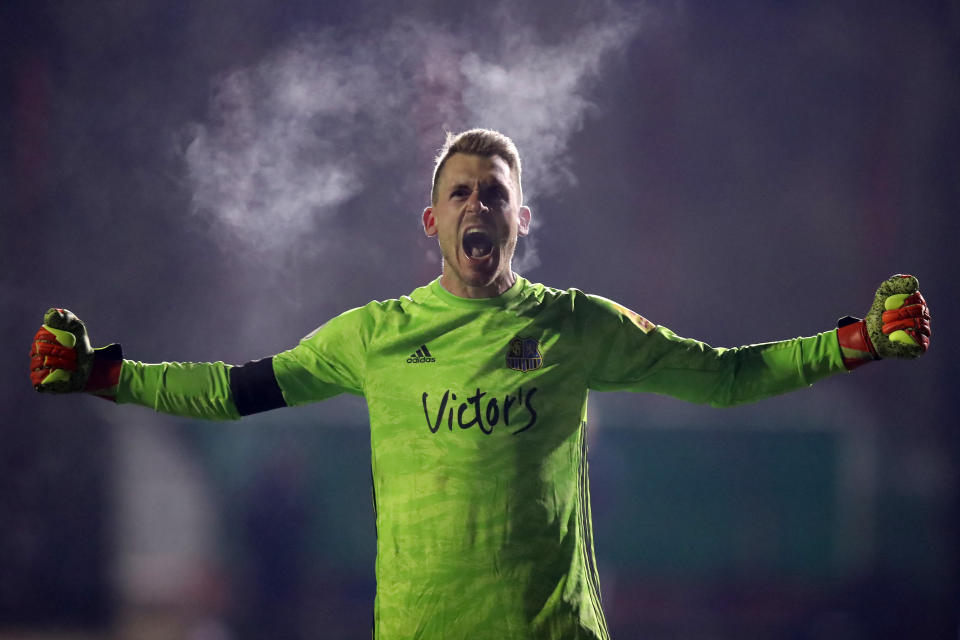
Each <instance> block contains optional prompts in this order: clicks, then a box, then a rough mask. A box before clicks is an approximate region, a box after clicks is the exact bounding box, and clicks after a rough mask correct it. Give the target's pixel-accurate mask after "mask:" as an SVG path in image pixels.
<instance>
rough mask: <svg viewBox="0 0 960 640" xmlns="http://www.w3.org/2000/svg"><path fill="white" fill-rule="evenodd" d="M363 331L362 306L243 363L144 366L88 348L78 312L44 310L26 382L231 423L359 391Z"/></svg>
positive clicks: (115, 351) (112, 350)
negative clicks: (278, 350) (288, 345)
mask: <svg viewBox="0 0 960 640" xmlns="http://www.w3.org/2000/svg"><path fill="white" fill-rule="evenodd" d="M367 328H369V323H368V315H367V314H366V313H365V311H364V310H363V309H352V310H350V311H348V312H346V313H343V314H341V315H339V316H337V317H336V318H333V319H332V320H330V322H328V323H326V324H325V325H323V326H322V327H320V328H318V329H317V330H316V331H314V332H312V333H311V334H310V335H308V336H307V337H306V338H304V339H303V340H302V341H301V342H300V344H299V345H297V346H296V347H294V348H293V349H290V350H288V351H284V352H282V353H279V354H277V355H276V356H273V357H269V358H264V359H262V360H254V361H252V362H248V363H246V364H244V365H240V366H234V365H229V364H225V363H223V362H200V363H193V362H162V363H160V364H144V363H141V362H135V361H133V360H124V359H123V353H122V351H121V349H120V345H116V344H114V345H110V346H108V347H104V348H102V349H93V348H91V347H90V341H89V338H88V337H87V329H86V326H85V325H84V324H83V322H82V321H81V320H80V319H79V318H78V317H77V316H75V315H74V314H73V313H71V312H70V311H67V310H66V309H50V310H48V311H47V313H46V314H45V315H44V324H43V326H42V327H41V328H40V330H39V331H37V334H36V336H34V339H33V347H32V349H31V352H30V379H31V381H32V382H33V386H34V388H35V389H36V390H37V391H41V392H49V393H73V392H86V393H91V394H94V395H97V396H100V397H102V398H106V399H109V400H113V401H114V402H118V403H134V404H140V405H144V406H147V407H150V408H152V409H154V410H156V411H160V412H163V413H170V414H174V415H182V416H189V417H194V418H203V419H207V420H236V419H238V418H240V417H242V416H246V415H250V414H253V413H259V412H261V411H268V410H270V409H276V408H278V407H285V406H288V405H290V406H293V405H297V404H304V403H308V402H316V401H319V400H323V399H325V398H329V397H331V396H334V395H337V394H339V393H343V392H349V393H361V392H362V387H363V376H364V364H365V345H366V338H365V336H366V335H367V333H366V329H367Z"/></svg>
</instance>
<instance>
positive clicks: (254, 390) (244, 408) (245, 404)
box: [230, 358, 287, 416]
mask: <svg viewBox="0 0 960 640" xmlns="http://www.w3.org/2000/svg"><path fill="white" fill-rule="evenodd" d="M230 392H231V393H232V394H233V403H234V404H235V405H236V407H237V412H238V413H239V414H240V415H241V416H249V415H250V414H252V413H260V412H261V411H269V410H270V409H277V408H279V407H285V406H287V402H286V400H284V399H283V393H282V392H281V391H280V385H279V384H278V383H277V378H276V376H275V375H273V358H263V359H261V360H253V361H251V362H248V363H246V364H242V365H240V366H238V367H231V368H230Z"/></svg>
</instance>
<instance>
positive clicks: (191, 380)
mask: <svg viewBox="0 0 960 640" xmlns="http://www.w3.org/2000/svg"><path fill="white" fill-rule="evenodd" d="M116 399H117V404H126V403H135V404H141V405H144V406H146V407H150V408H151V409H153V410H154V411H160V412H162V413H169V414H173V415H177V416H188V417H191V418H203V419H204V420H239V419H240V414H239V413H238V412H237V408H236V406H235V405H234V404H233V398H232V397H231V395H230V365H226V364H224V363H222V362H199V363H198V362H161V363H160V364H143V363H142V362H134V361H133V360H124V361H123V366H122V367H121V369H120V382H119V384H118V386H117V396H116Z"/></svg>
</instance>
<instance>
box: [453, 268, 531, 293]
mask: <svg viewBox="0 0 960 640" xmlns="http://www.w3.org/2000/svg"><path fill="white" fill-rule="evenodd" d="M516 281H517V274H515V273H514V272H513V271H508V272H507V273H505V274H502V275H498V276H497V277H496V279H494V281H493V282H491V283H490V284H488V285H484V286H482V287H471V286H469V285H467V284H465V283H464V282H462V281H460V280H458V279H456V278H452V277H450V276H449V275H448V274H447V273H446V272H444V273H443V274H442V275H441V276H440V285H441V286H442V287H443V288H444V289H446V290H447V291H448V292H449V293H452V294H453V295H455V296H457V297H458V298H496V297H497V296H499V295H502V294H503V293H504V292H505V291H507V290H508V289H509V288H510V287H512V286H513V285H514V283H515V282H516Z"/></svg>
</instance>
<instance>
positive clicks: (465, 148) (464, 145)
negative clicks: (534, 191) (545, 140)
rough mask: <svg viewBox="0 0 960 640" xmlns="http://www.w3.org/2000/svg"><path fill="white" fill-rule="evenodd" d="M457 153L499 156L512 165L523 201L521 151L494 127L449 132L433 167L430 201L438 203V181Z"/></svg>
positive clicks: (509, 165) (512, 171)
mask: <svg viewBox="0 0 960 640" xmlns="http://www.w3.org/2000/svg"><path fill="white" fill-rule="evenodd" d="M455 153H467V154H471V155H475V156H484V157H486V158H489V157H492V156H499V157H500V158H502V159H503V161H504V162H506V163H507V166H508V167H510V173H512V174H513V177H514V179H515V180H516V183H517V197H518V198H519V200H520V203H523V189H522V187H521V186H520V173H521V170H520V152H519V151H517V145H515V144H513V140H511V139H510V138H508V137H507V136H505V135H503V134H502V133H500V132H499V131H494V130H493V129H470V130H468V131H463V132H461V133H450V132H449V131H448V132H447V140H446V142H444V143H443V146H442V147H440V151H439V152H438V153H437V158H436V162H435V164H434V168H433V183H432V185H431V188H430V201H431V202H432V203H433V204H436V203H437V196H438V195H439V194H438V193H437V189H438V185H437V183H438V181H439V179H440V172H441V171H442V170H443V165H444V164H446V162H447V160H448V159H449V158H450V156H452V155H453V154H455Z"/></svg>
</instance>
